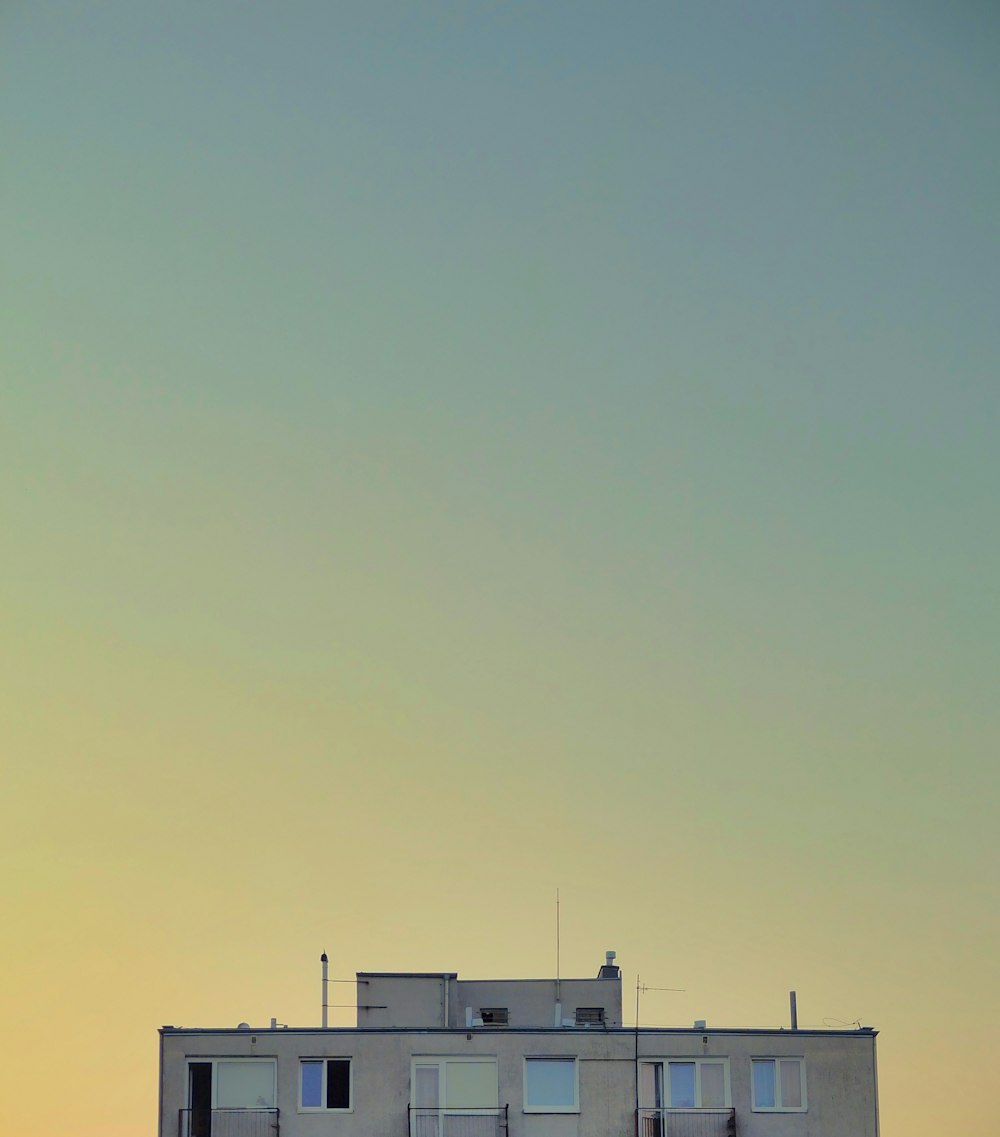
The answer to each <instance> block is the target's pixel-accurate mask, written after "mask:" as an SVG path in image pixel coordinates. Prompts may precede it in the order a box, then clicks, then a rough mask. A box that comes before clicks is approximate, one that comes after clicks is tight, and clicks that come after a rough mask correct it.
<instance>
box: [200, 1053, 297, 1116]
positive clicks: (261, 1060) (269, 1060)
mask: <svg viewBox="0 0 1000 1137" xmlns="http://www.w3.org/2000/svg"><path fill="white" fill-rule="evenodd" d="M220 1063H221V1064H223V1065H227V1066H228V1065H237V1064H239V1065H245V1064H248V1063H249V1064H254V1065H257V1066H264V1065H269V1066H270V1067H271V1101H272V1103H273V1104H272V1105H246V1106H228V1105H219V1064H220ZM198 1065H206V1066H209V1065H210V1066H211V1067H212V1104H211V1106H210V1107H209V1108H210V1109H212V1110H213V1111H214V1110H217V1109H252V1110H260V1111H261V1112H264V1111H265V1110H269V1109H270V1110H274V1109H277V1108H278V1059H277V1058H275V1057H270V1056H268V1055H266V1054H263V1055H259V1056H258V1055H256V1054H253V1055H250V1054H205V1055H198V1054H189V1055H188V1056H187V1062H186V1068H187V1072H188V1073H187V1086H188V1088H187V1091H186V1093H187V1094H190V1093H191V1088H190V1087H191V1067H192V1066H198ZM185 1100H186V1101H188V1102H189V1105H188V1108H191V1106H190V1099H189V1098H188V1097H187V1096H186V1097H185Z"/></svg>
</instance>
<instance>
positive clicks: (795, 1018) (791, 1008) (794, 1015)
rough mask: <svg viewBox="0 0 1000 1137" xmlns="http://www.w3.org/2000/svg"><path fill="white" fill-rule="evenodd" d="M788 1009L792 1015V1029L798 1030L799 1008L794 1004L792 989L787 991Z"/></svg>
mask: <svg viewBox="0 0 1000 1137" xmlns="http://www.w3.org/2000/svg"><path fill="white" fill-rule="evenodd" d="M788 1009H789V1011H790V1012H791V1016H792V1030H798V1029H799V1008H798V1007H797V1006H796V1003H795V992H794V991H789V992H788Z"/></svg>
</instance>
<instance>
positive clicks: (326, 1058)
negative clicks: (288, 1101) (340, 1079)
mask: <svg viewBox="0 0 1000 1137" xmlns="http://www.w3.org/2000/svg"><path fill="white" fill-rule="evenodd" d="M305 1062H322V1063H323V1081H322V1088H321V1090H320V1097H322V1099H323V1101H324V1102H325V1101H326V1079H327V1077H328V1075H329V1072H330V1071H329V1068H328V1066H327V1063H328V1062H346V1063H347V1064H348V1067H349V1069H348V1074H347V1100H348V1101H349V1102H350V1105H348V1106H347V1108H346V1109H345V1108H344V1107H343V1106H327V1105H303V1104H302V1065H303V1063H305ZM295 1098H296V1102H297V1112H299V1113H353V1112H354V1057H353V1055H351V1054H313V1055H307V1054H303V1055H300V1057H299V1086H298V1090H297V1092H296V1095H295Z"/></svg>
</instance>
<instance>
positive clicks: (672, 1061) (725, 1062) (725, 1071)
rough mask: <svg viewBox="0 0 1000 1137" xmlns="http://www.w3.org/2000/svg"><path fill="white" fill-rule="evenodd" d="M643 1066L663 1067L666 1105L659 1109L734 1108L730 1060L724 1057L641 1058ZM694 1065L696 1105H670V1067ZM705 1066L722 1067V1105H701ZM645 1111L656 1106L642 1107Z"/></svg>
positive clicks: (666, 1110)
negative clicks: (702, 1075) (703, 1069)
mask: <svg viewBox="0 0 1000 1137" xmlns="http://www.w3.org/2000/svg"><path fill="white" fill-rule="evenodd" d="M639 1062H640V1064H641V1065H650V1066H662V1067H663V1073H662V1075H661V1077H662V1079H663V1096H664V1099H665V1101H664V1104H663V1105H662V1106H660V1107H659V1108H660V1109H662V1110H664V1111H665V1112H668V1113H669V1112H670V1110H674V1109H676V1110H690V1109H708V1110H711V1109H732V1108H733V1092H732V1085H731V1083H730V1079H729V1059H728V1058H723V1057H715V1056H713V1055H704V1054H703V1055H701V1056H700V1057H698V1058H684V1057H682V1056H680V1055H674V1056H673V1057H671V1058H640V1059H639ZM692 1064H694V1098H695V1103H696V1104H695V1105H693V1106H691V1105H670V1104H669V1102H670V1067H671V1066H673V1065H680V1066H690V1065H692ZM703 1065H712V1066H719V1065H721V1066H722V1084H723V1094H724V1095H725V1100H724V1101H723V1103H722V1105H702V1104H701V1067H702V1066H703ZM642 1108H643V1109H655V1108H657V1107H656V1106H642Z"/></svg>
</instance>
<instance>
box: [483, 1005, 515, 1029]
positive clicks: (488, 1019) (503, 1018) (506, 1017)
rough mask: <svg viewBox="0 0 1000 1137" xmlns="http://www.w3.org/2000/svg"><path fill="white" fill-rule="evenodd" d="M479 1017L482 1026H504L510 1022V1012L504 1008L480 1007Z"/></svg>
mask: <svg viewBox="0 0 1000 1137" xmlns="http://www.w3.org/2000/svg"><path fill="white" fill-rule="evenodd" d="M479 1017H480V1018H481V1019H482V1020H483V1026H506V1025H507V1024H508V1022H509V1021H510V1012H509V1011H508V1010H507V1008H506V1007H480V1008H479Z"/></svg>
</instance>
